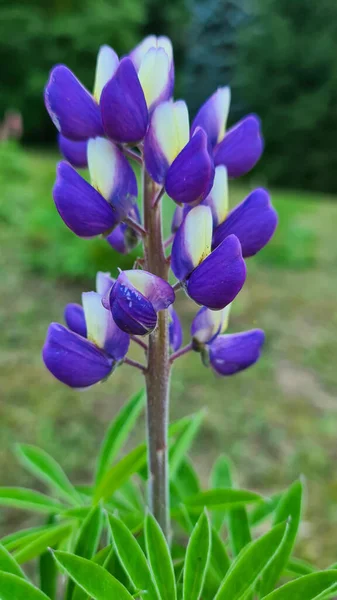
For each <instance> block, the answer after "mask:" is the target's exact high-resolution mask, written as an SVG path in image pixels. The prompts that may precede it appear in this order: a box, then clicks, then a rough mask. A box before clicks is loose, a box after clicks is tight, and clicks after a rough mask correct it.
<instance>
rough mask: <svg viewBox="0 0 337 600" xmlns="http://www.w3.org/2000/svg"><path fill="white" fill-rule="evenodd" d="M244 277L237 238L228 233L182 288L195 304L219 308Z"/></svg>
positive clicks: (226, 302)
mask: <svg viewBox="0 0 337 600" xmlns="http://www.w3.org/2000/svg"><path fill="white" fill-rule="evenodd" d="M245 279H246V265H245V262H244V260H243V258H242V252H241V245H240V242H239V240H238V238H237V237H235V235H230V236H229V237H227V238H226V239H225V240H224V241H223V242H222V243H221V244H220V246H218V247H217V248H216V249H215V250H213V252H212V253H211V254H210V255H209V256H207V258H205V260H204V261H203V262H202V263H201V265H199V267H197V268H196V269H195V270H194V271H193V273H192V274H191V276H190V277H189V279H188V280H187V282H186V290H187V293H188V295H189V296H190V297H191V298H192V299H193V300H194V301H195V302H197V304H201V305H203V306H207V308H211V309H212V310H220V309H222V308H225V306H227V305H228V304H230V303H231V302H232V301H233V300H234V298H235V296H237V294H238V293H239V291H240V290H241V288H242V286H243V284H244V282H245Z"/></svg>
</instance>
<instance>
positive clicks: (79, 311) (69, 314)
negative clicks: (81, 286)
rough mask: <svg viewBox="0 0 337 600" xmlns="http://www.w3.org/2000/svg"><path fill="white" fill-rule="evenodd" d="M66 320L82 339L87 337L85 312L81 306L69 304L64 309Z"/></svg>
mask: <svg viewBox="0 0 337 600" xmlns="http://www.w3.org/2000/svg"><path fill="white" fill-rule="evenodd" d="M64 320H65V322H66V324H67V326H68V327H69V329H71V331H74V332H75V333H78V335H81V336H82V337H87V326H86V322H85V316H84V310H83V308H82V306H81V305H80V304H74V303H71V304H67V306H66V307H65V309H64Z"/></svg>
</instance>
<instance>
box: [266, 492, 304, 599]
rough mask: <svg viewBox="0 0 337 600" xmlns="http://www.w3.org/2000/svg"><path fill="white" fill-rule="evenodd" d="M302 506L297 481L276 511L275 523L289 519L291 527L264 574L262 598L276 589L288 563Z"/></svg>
mask: <svg viewBox="0 0 337 600" xmlns="http://www.w3.org/2000/svg"><path fill="white" fill-rule="evenodd" d="M301 506H302V484H301V482H300V481H295V483H293V484H292V485H291V486H290V488H289V490H287V492H286V493H285V494H284V496H283V498H282V499H281V500H280V502H279V505H278V507H277V510H276V513H275V520H274V524H275V525H276V524H278V523H282V522H283V521H286V520H287V519H289V527H288V530H287V534H286V536H285V538H284V540H283V542H282V546H281V547H280V549H279V552H278V553H277V554H276V555H275V556H274V558H273V560H272V561H271V562H270V563H269V565H268V567H267V568H266V570H265V572H264V574H263V577H262V581H261V585H260V596H261V598H263V597H264V596H266V595H267V594H268V593H269V592H271V591H272V590H273V589H274V587H275V585H276V583H277V582H278V580H279V578H280V576H281V575H282V573H283V571H284V569H285V567H286V565H287V563H288V560H289V557H290V554H291V551H292V549H293V547H294V543H295V539H296V535H297V531H298V527H299V524H300V519H301Z"/></svg>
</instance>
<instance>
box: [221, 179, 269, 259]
mask: <svg viewBox="0 0 337 600" xmlns="http://www.w3.org/2000/svg"><path fill="white" fill-rule="evenodd" d="M277 221H278V217H277V212H276V210H275V209H274V208H273V206H272V204H271V201H270V196H269V194H268V192H267V191H266V190H264V189H262V188H258V189H256V190H254V191H253V192H251V193H250V194H249V196H247V198H246V199H245V200H243V202H241V204H239V205H238V206H236V207H235V208H234V209H233V210H232V211H231V212H230V213H229V214H228V216H227V217H226V218H225V219H224V221H223V222H222V223H220V224H219V226H218V227H216V229H215V231H214V234H213V248H217V246H218V245H219V244H221V243H222V242H223V240H225V239H226V237H227V236H228V235H232V234H234V235H236V236H237V238H238V239H239V240H240V244H241V248H242V255H243V256H244V258H248V257H249V256H253V255H254V254H256V253H257V252H259V250H261V249H262V248H263V247H264V246H265V245H266V244H267V243H268V242H269V240H270V239H271V237H272V236H273V234H274V232H275V229H276V227H277Z"/></svg>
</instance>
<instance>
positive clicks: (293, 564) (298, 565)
mask: <svg viewBox="0 0 337 600" xmlns="http://www.w3.org/2000/svg"><path fill="white" fill-rule="evenodd" d="M331 568H332V567H330V569H331ZM285 570H286V571H287V573H292V574H294V575H309V573H314V572H315V571H316V569H315V568H314V567H313V566H312V565H311V564H310V563H308V562H306V561H304V560H301V559H299V558H291V559H290V560H289V561H288V564H287V566H286V568H285Z"/></svg>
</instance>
